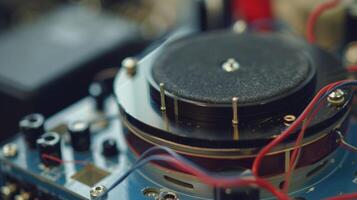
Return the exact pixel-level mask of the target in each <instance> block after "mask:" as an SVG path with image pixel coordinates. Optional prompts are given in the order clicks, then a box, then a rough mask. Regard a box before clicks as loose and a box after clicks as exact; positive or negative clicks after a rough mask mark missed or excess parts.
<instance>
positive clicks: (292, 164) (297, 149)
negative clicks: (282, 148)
mask: <svg viewBox="0 0 357 200" xmlns="http://www.w3.org/2000/svg"><path fill="white" fill-rule="evenodd" d="M322 105H323V104H322V103H320V104H319V105H318V107H317V108H316V109H315V110H314V112H313V113H312V114H311V115H310V116H309V119H308V120H307V121H305V123H304V124H303V126H302V128H301V131H300V133H299V135H298V138H297V140H296V142H295V146H294V151H293V153H292V156H291V160H290V162H289V169H288V171H287V172H286V174H285V180H284V187H283V191H284V192H285V193H288V192H289V186H290V181H291V174H292V172H293V170H294V168H295V166H296V164H297V163H296V162H297V159H298V155H299V153H300V152H301V147H299V146H300V144H301V142H302V140H303V139H304V135H305V131H306V129H307V127H308V126H309V124H310V123H311V122H312V120H313V119H314V118H315V116H316V115H317V113H318V112H319V111H320V109H321V108H322Z"/></svg>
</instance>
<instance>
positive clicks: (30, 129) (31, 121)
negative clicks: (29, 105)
mask: <svg viewBox="0 0 357 200" xmlns="http://www.w3.org/2000/svg"><path fill="white" fill-rule="evenodd" d="M44 123H45V118H44V116H43V115H41V114H38V113H34V114H30V115H27V116H25V117H24V118H23V119H22V120H21V121H20V123H19V129H20V131H21V133H22V134H23V135H24V137H25V141H26V143H27V145H28V146H29V148H36V146H37V143H36V141H37V139H38V138H40V137H41V135H42V134H44V133H45V129H44Z"/></svg>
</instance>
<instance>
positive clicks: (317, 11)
mask: <svg viewBox="0 0 357 200" xmlns="http://www.w3.org/2000/svg"><path fill="white" fill-rule="evenodd" d="M340 2H341V0H329V1H326V2H324V3H322V4H320V5H318V6H317V7H316V8H314V10H313V11H312V12H311V14H310V15H309V18H308V20H307V24H306V39H307V41H308V42H309V43H315V40H316V38H315V30H314V28H315V26H316V22H317V20H318V18H319V17H320V16H321V14H322V13H323V12H325V11H326V10H329V9H331V8H334V7H336V6H337V5H338V4H339V3H340Z"/></svg>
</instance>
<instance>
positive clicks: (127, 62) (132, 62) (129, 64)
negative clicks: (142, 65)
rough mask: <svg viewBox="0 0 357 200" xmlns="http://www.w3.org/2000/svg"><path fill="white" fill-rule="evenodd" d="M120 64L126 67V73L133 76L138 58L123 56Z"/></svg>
mask: <svg viewBox="0 0 357 200" xmlns="http://www.w3.org/2000/svg"><path fill="white" fill-rule="evenodd" d="M121 65H122V66H123V67H124V68H125V69H126V72H127V73H128V75H130V76H133V75H135V74H136V67H137V65H138V60H137V59H136V58H133V57H128V58H125V59H124V60H123V61H122V63H121Z"/></svg>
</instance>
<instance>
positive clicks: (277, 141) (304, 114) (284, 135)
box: [252, 81, 344, 176]
mask: <svg viewBox="0 0 357 200" xmlns="http://www.w3.org/2000/svg"><path fill="white" fill-rule="evenodd" d="M343 82H344V81H339V82H335V83H332V84H329V85H327V86H325V87H324V88H322V89H321V90H320V91H319V92H318V93H317V95H316V96H315V97H314V98H313V100H312V101H311V102H310V103H309V105H308V106H307V107H306V108H305V110H304V111H303V112H302V114H301V115H300V116H299V117H298V118H297V119H296V121H295V122H294V123H293V124H292V125H291V126H289V127H288V128H287V129H286V130H285V131H283V132H282V133H281V134H280V135H279V136H278V137H276V138H275V139H274V140H273V141H271V142H270V143H269V144H268V145H266V146H265V147H264V148H262V150H261V151H260V152H259V153H258V155H257V157H256V158H255V160H254V162H253V166H252V172H253V174H254V175H255V176H258V175H259V167H260V164H261V161H262V159H263V158H264V156H265V155H266V154H267V153H269V151H270V150H271V149H273V148H274V147H275V146H277V145H278V144H280V143H281V142H282V141H283V140H285V139H286V138H287V137H288V136H289V135H290V134H291V133H292V132H293V131H295V130H296V129H297V128H298V126H300V124H301V123H302V122H303V121H304V120H305V119H306V117H307V116H308V114H310V112H311V110H312V109H313V108H314V107H315V105H316V103H317V102H318V101H319V100H320V98H321V97H322V96H323V95H324V94H325V93H326V92H328V91H329V89H330V88H331V87H334V86H336V85H338V84H341V83H343Z"/></svg>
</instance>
